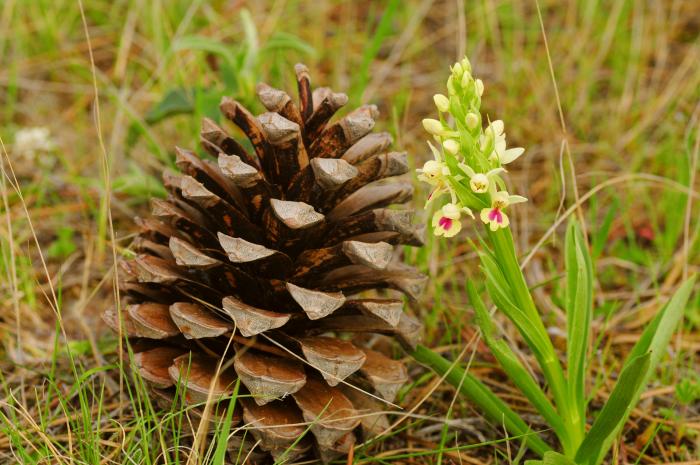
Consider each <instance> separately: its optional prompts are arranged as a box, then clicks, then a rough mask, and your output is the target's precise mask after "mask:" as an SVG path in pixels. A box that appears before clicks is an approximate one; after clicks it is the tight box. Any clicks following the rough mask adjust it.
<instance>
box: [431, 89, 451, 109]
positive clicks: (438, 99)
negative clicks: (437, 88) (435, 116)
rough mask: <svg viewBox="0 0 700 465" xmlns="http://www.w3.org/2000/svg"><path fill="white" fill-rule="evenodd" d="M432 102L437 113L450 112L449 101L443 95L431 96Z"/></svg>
mask: <svg viewBox="0 0 700 465" xmlns="http://www.w3.org/2000/svg"><path fill="white" fill-rule="evenodd" d="M433 101H434V102H435V106H436V107H437V109H438V111H440V112H442V113H447V112H448V111H450V99H448V98H447V97H445V96H444V95H442V94H435V95H433Z"/></svg>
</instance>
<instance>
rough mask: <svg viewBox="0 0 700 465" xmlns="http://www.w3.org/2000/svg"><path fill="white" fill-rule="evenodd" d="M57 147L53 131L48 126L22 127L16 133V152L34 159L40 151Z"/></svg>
mask: <svg viewBox="0 0 700 465" xmlns="http://www.w3.org/2000/svg"><path fill="white" fill-rule="evenodd" d="M54 148H56V144H55V143H54V141H53V139H52V138H51V132H50V131H49V128H46V127H33V128H22V129H20V130H19V131H17V133H16V134H15V143H14V145H13V149H14V152H15V153H16V154H17V155H19V156H23V157H26V158H27V159H29V160H33V159H34V158H35V157H36V155H37V154H38V153H42V152H50V151H51V150H53V149H54Z"/></svg>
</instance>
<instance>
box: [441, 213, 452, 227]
mask: <svg viewBox="0 0 700 465" xmlns="http://www.w3.org/2000/svg"><path fill="white" fill-rule="evenodd" d="M438 225H440V227H441V228H442V229H445V230H449V229H450V228H451V227H452V219H451V218H448V217H446V216H443V217H441V218H440V221H438Z"/></svg>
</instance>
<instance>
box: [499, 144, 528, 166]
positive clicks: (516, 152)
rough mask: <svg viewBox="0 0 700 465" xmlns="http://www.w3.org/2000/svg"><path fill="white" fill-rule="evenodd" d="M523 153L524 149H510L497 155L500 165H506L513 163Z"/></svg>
mask: <svg viewBox="0 0 700 465" xmlns="http://www.w3.org/2000/svg"><path fill="white" fill-rule="evenodd" d="M523 153H525V149H524V148H522V147H514V148H512V149H508V150H506V151H504V152H502V153H499V158H500V160H501V163H503V164H504V165H507V164H508V163H511V162H513V161H515V160H516V159H517V158H518V157H520V155H522V154H523Z"/></svg>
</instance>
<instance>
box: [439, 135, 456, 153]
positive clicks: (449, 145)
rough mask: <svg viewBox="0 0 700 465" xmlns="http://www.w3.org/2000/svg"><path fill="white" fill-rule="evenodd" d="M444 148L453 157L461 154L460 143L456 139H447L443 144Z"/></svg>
mask: <svg viewBox="0 0 700 465" xmlns="http://www.w3.org/2000/svg"><path fill="white" fill-rule="evenodd" d="M442 146H443V147H445V150H447V151H448V152H450V153H451V154H452V155H457V153H459V142H457V141H456V140H454V139H446V140H445V142H443V143H442Z"/></svg>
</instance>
